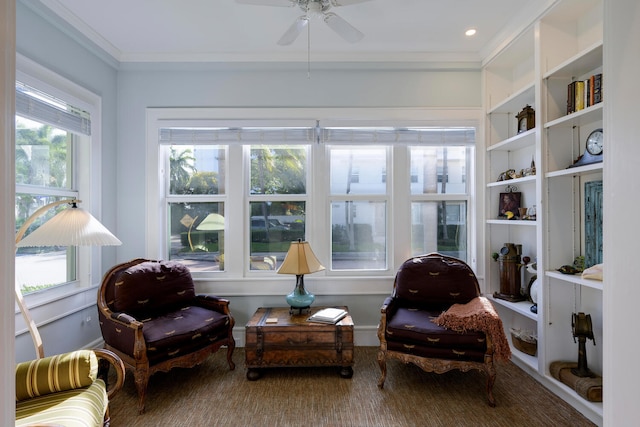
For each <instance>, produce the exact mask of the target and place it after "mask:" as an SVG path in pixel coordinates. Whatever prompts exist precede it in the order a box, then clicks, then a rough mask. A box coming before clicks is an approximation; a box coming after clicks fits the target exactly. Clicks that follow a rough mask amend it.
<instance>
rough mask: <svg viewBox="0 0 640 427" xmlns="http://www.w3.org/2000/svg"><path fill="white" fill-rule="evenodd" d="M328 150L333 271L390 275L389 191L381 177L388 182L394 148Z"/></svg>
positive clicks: (335, 147) (339, 148)
mask: <svg viewBox="0 0 640 427" xmlns="http://www.w3.org/2000/svg"><path fill="white" fill-rule="evenodd" d="M327 149H328V151H329V159H330V160H329V161H330V172H329V175H330V181H331V185H330V201H329V203H330V204H331V269H332V270H385V269H386V268H387V205H388V193H389V191H388V186H387V182H386V181H387V180H386V179H385V180H384V181H382V182H381V180H380V176H386V170H387V163H388V162H389V148H388V147H384V146H383V147H379V146H375V145H369V146H365V147H361V146H342V145H329V146H328V147H327ZM354 171H356V172H355V173H354ZM354 175H355V176H357V177H358V179H357V180H354V179H353V177H354Z"/></svg>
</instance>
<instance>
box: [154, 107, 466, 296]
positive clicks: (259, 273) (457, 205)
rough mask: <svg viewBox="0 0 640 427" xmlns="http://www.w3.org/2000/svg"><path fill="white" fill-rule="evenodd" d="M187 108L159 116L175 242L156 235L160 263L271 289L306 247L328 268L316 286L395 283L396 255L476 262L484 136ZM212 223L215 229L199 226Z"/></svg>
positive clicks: (163, 218)
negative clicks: (473, 175) (478, 160)
mask: <svg viewBox="0 0 640 427" xmlns="http://www.w3.org/2000/svg"><path fill="white" fill-rule="evenodd" d="M178 110H179V113H178V114H176V113H175V112H173V113H172V115H173V117H171V118H170V119H169V118H168V119H166V120H165V119H162V118H161V117H162V116H163V114H166V113H163V112H162V111H154V112H153V114H152V115H151V116H150V122H149V128H148V129H149V135H154V134H155V135H158V139H156V140H151V139H150V140H149V143H150V145H149V149H150V150H151V149H152V146H155V147H156V148H155V149H156V150H157V151H156V153H158V155H159V158H158V160H159V171H160V177H159V179H157V183H158V185H159V187H158V189H159V190H160V191H159V192H158V194H163V196H162V199H163V200H160V205H161V206H166V209H164V210H163V211H162V212H159V214H160V216H159V219H160V223H161V224H163V228H164V230H166V233H164V232H163V231H162V230H160V232H159V233H152V232H150V233H148V235H150V237H151V240H150V242H149V245H150V247H154V243H155V241H154V240H153V239H155V238H156V237H157V238H158V239H159V240H158V241H157V242H158V249H159V251H160V252H159V254H160V255H159V256H160V257H164V256H169V257H170V258H171V259H179V260H182V261H185V262H187V263H188V264H189V265H190V266H195V268H196V269H195V273H196V274H195V276H194V277H196V278H197V279H203V280H206V279H209V278H213V277H216V276H215V274H225V275H226V276H225V277H228V278H233V279H234V280H235V279H241V278H243V277H251V278H256V279H262V278H264V279H265V280H264V281H257V282H254V281H246V283H245V282H242V281H240V280H238V281H231V282H228V281H224V284H223V285H222V286H225V289H229V290H232V289H235V287H234V286H246V288H244V289H245V290H246V291H247V292H251V291H250V289H255V288H254V287H255V286H256V284H257V283H261V284H262V285H261V286H263V287H264V286H267V288H266V289H268V290H269V291H273V290H275V289H276V288H275V287H274V286H275V285H276V282H273V278H274V277H275V276H274V275H275V272H276V271H275V270H277V268H278V267H279V265H280V264H281V263H282V261H283V259H284V256H285V254H286V252H287V250H288V248H289V245H290V242H292V241H296V240H298V239H302V240H308V241H310V242H311V244H312V246H313V248H314V252H315V253H316V255H317V256H318V258H319V259H320V260H321V262H322V263H323V264H324V265H325V267H326V270H325V271H324V272H322V273H319V274H316V275H314V279H316V278H321V277H323V276H332V277H338V276H343V277H349V276H356V275H362V274H366V275H367V276H380V277H385V276H389V275H390V274H394V273H395V270H394V268H395V267H394V263H395V262H398V255H397V254H395V253H394V252H395V251H396V250H400V251H401V252H402V254H404V253H409V252H410V253H411V254H421V253H424V252H431V251H439V252H443V253H446V254H449V255H453V256H456V257H459V258H461V259H463V260H467V259H469V255H470V254H469V251H470V249H469V247H470V245H469V243H468V242H469V240H470V238H471V237H470V236H471V235H472V233H470V231H469V218H472V215H471V211H472V207H471V206H470V200H471V197H470V182H471V181H472V180H470V177H468V176H467V174H468V173H469V171H470V170H473V168H472V163H471V162H472V160H473V158H474V155H473V145H474V143H475V128H473V127H461V128H440V127H424V128H394V127H377V128H376V127H340V128H338V127H335V128H334V127H328V126H325V127H323V126H322V122H321V121H317V122H316V121H315V120H314V121H313V122H311V123H309V121H306V123H307V125H304V126H297V125H294V124H295V123H298V122H303V121H304V120H302V119H295V118H293V119H291V120H287V119H282V118H280V119H275V120H258V119H256V120H252V119H242V120H240V119H228V120H225V119H220V118H217V119H207V117H206V116H204V115H201V116H198V117H187V116H189V114H190V112H189V111H186V110H184V111H183V110H182V109H178ZM207 111H209V110H208V109H204V110H203V111H201V112H198V113H197V114H206V112H207ZM227 113H228V112H227ZM183 116H184V117H186V118H184V119H180V118H178V119H176V118H175V117H183ZM154 117H155V118H154ZM239 123H242V124H239ZM289 123H291V125H292V126H288V124H289ZM158 143H159V144H160V148H159V150H158ZM198 152H200V153H201V154H200V155H197V153H198ZM205 152H208V154H207V155H205V154H204V153H205ZM152 155H153V154H152ZM162 171H167V174H166V176H165V175H164V174H163V173H162ZM197 175H205V177H202V179H195V178H196V176H197ZM150 179H154V177H150ZM152 194H153V192H152ZM149 203H151V204H154V203H156V201H155V200H153V199H150V201H149ZM208 221H211V222H212V224H214V225H211V226H206V225H205V226H203V225H201V224H203V223H205V224H206V223H207V222H208ZM403 246H404V247H406V250H405V249H404V248H403ZM402 256H404V255H402ZM193 271H194V269H193V268H192V272H193ZM278 283H279V282H278ZM263 291H264V290H263Z"/></svg>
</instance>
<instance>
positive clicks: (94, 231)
mask: <svg viewBox="0 0 640 427" xmlns="http://www.w3.org/2000/svg"><path fill="white" fill-rule="evenodd" d="M79 202H80V201H79V200H76V199H68V200H59V201H56V202H52V203H49V204H47V205H45V206H42V207H41V208H39V209H38V210H36V211H35V212H34V213H33V214H32V215H31V216H30V217H29V218H27V220H26V221H25V222H24V224H22V227H20V229H19V230H18V232H17V233H16V239H15V242H16V247H15V249H16V251H17V250H18V248H21V247H26V246H117V245H121V244H122V242H121V241H120V240H119V239H118V238H117V237H116V236H114V235H113V234H111V232H110V231H109V230H107V229H106V228H105V226H104V225H102V224H101V223H100V222H99V221H98V220H97V219H95V218H94V217H93V215H91V214H90V213H89V212H87V211H85V210H83V209H80V208H78V207H77V203H79ZM62 204H69V205H71V207H70V208H67V209H64V210H62V211H60V212H58V213H57V214H56V215H55V216H54V217H53V218H51V219H50V220H48V221H47V222H45V223H44V224H42V225H41V226H40V227H38V228H37V229H36V230H35V231H33V232H32V233H30V234H29V235H28V236H26V237H24V235H25V234H26V232H27V229H28V228H29V227H30V226H31V224H33V223H34V222H35V221H36V220H37V219H38V218H39V217H41V216H42V215H44V214H45V213H46V212H47V211H49V209H52V208H53V207H55V206H58V205H62ZM23 237H24V238H23ZM15 295H16V302H17V303H18V307H19V308H20V311H21V312H22V316H23V317H24V320H25V322H26V324H27V328H28V329H29V333H30V334H31V338H32V339H33V345H34V347H35V350H36V354H37V356H38V358H40V359H41V358H43V357H44V349H43V346H42V338H41V337H40V333H39V332H38V328H37V327H36V324H35V322H34V320H33V318H31V315H30V314H29V309H28V308H27V305H26V304H25V302H24V298H23V297H22V291H21V289H20V286H19V285H18V282H17V281H16V283H15Z"/></svg>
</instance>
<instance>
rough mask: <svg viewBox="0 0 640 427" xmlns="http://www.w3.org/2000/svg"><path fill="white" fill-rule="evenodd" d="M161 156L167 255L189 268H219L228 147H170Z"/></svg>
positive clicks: (202, 269)
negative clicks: (166, 174)
mask: <svg viewBox="0 0 640 427" xmlns="http://www.w3.org/2000/svg"><path fill="white" fill-rule="evenodd" d="M165 154H167V156H166V162H167V170H169V180H168V181H169V182H168V184H169V187H168V194H167V195H166V200H167V221H168V229H169V233H168V239H167V248H168V259H170V260H176V261H180V262H182V263H184V264H186V265H187V266H188V267H189V268H190V269H191V270H192V271H215V270H224V233H225V227H224V216H225V209H224V207H225V201H226V194H225V193H226V180H227V178H226V176H227V173H226V170H227V162H226V158H227V148H226V147H225V146H222V145H209V144H202V145H169V146H168V147H167V150H165Z"/></svg>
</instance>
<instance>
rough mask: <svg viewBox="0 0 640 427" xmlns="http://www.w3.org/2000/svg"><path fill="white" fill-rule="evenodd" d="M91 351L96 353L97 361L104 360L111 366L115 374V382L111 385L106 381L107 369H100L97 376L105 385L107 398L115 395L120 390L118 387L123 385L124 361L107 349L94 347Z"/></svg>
mask: <svg viewBox="0 0 640 427" xmlns="http://www.w3.org/2000/svg"><path fill="white" fill-rule="evenodd" d="M93 352H94V353H95V354H96V356H97V357H98V360H99V361H103V360H104V361H106V362H107V363H109V365H111V366H112V367H113V369H114V372H115V374H116V382H115V383H114V384H113V385H109V382H108V381H107V376H108V370H107V369H104V370H103V369H101V371H100V373H99V376H100V377H101V378H102V380H103V381H104V383H105V384H106V385H107V396H108V397H109V399H111V397H112V396H113V395H115V394H116V393H117V392H118V391H120V389H121V388H122V386H123V385H124V378H125V368H124V363H123V362H122V359H120V358H119V357H118V356H117V355H116V354H115V353H114V352H112V351H109V350H107V349H98V348H96V349H94V350H93ZM107 366H108V365H107Z"/></svg>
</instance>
